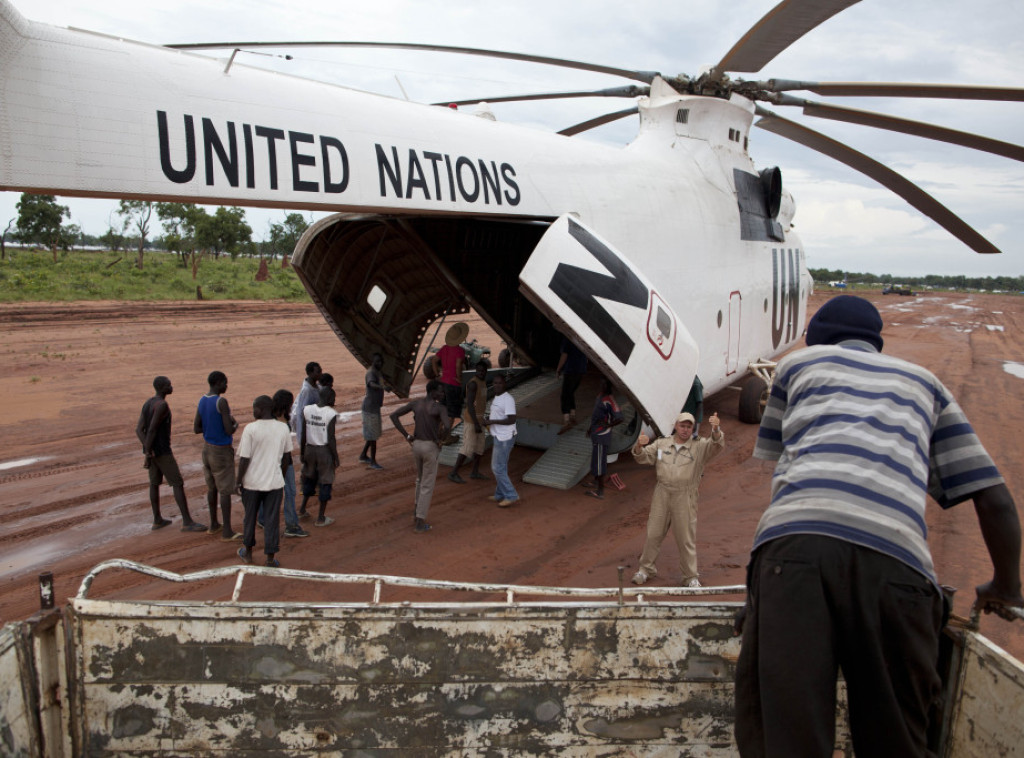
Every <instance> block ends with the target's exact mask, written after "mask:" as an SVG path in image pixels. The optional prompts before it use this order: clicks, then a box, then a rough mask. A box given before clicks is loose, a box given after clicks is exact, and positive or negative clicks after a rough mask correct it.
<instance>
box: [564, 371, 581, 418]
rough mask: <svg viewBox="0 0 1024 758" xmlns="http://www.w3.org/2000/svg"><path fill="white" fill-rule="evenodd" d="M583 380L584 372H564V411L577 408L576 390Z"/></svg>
mask: <svg viewBox="0 0 1024 758" xmlns="http://www.w3.org/2000/svg"><path fill="white" fill-rule="evenodd" d="M582 381H583V374H568V373H566V374H562V395H561V397H560V400H561V401H562V413H568V412H569V411H574V410H576V390H578V389H579V387H580V382H582Z"/></svg>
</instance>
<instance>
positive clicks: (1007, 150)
mask: <svg viewBox="0 0 1024 758" xmlns="http://www.w3.org/2000/svg"><path fill="white" fill-rule="evenodd" d="M773 102H774V103H775V104H776V105H796V106H801V107H802V108H803V112H804V115H806V116H814V117H816V118H828V119H832V120H833V121H846V122H848V123H850V124H860V125H861V126H872V127H874V128H876V129H886V130H888V131H891V132H902V133H903V134H912V135H914V136H915V137H925V138H926V139H933V140H938V141H940V142H948V143H950V144H952V145H962V146H963V147H970V148H973V149H974V150H982V151H984V152H986V153H993V154H995V155H1001V156H1003V157H1004V158H1010V159H1012V160H1015V161H1024V147H1021V146H1020V145H1015V144H1013V143H1012V142H1002V141H1000V140H996V139H990V138H989V137H983V136H981V135H980V134H973V133H971V132H961V131H958V130H956V129H947V128H946V127H944V126H937V125H935V124H928V123H924V122H922V121H911V120H909V119H905V118H897V117H896V116H889V115H886V114H884V113H875V112H874V111H864V110H860V109H858V108H844V107H843V106H841V105H830V104H828V103H816V102H814V101H812V100H804V99H802V98H798V97H793V96H791V95H779V96H778V97H777V98H775V99H774V100H773Z"/></svg>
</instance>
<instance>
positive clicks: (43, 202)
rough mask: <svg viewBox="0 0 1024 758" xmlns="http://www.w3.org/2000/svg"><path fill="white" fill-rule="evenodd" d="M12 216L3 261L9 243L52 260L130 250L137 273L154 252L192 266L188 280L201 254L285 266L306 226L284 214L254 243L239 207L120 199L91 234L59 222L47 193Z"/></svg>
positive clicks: (59, 211)
mask: <svg viewBox="0 0 1024 758" xmlns="http://www.w3.org/2000/svg"><path fill="white" fill-rule="evenodd" d="M17 212H18V215H17V216H16V217H15V218H13V219H11V220H10V221H9V222H8V224H7V227H6V229H5V230H4V231H3V234H2V236H0V258H4V257H6V255H7V247H6V246H7V243H8V242H9V241H17V242H19V243H21V244H23V245H38V246H40V247H45V248H47V249H49V250H51V251H52V253H53V259H54V261H55V262H56V260H57V252H58V251H61V250H71V249H73V248H75V247H86V246H98V247H103V248H104V249H108V250H113V251H114V252H119V251H121V250H124V251H125V252H127V251H129V250H134V251H135V255H136V261H135V265H136V266H137V267H138V268H140V269H141V268H143V266H144V265H145V251H146V250H147V249H154V248H155V249H161V250H166V251H169V252H173V253H177V254H178V256H179V257H180V260H181V265H182V266H184V267H188V266H191V267H192V275H193V278H194V277H195V275H196V271H197V270H198V267H199V264H200V262H201V261H202V259H203V257H204V256H206V255H212V256H213V257H214V258H219V257H220V256H221V255H224V254H227V255H230V256H231V257H232V258H234V257H236V256H238V255H250V256H254V257H256V256H258V257H260V258H263V257H267V258H275V257H276V256H278V255H280V256H281V265H282V267H283V266H287V265H288V256H289V255H290V254H291V252H292V251H293V250H294V249H295V245H296V244H297V243H298V241H299V237H301V236H302V234H303V232H305V231H306V229H307V228H308V227H309V223H310V222H309V221H307V220H306V219H305V218H304V217H303V216H302V214H301V213H286V214H285V217H284V219H283V220H282V221H281V222H280V223H274V222H272V223H271V224H270V228H269V229H268V233H267V238H266V239H265V240H263V241H261V242H254V241H253V239H252V227H250V226H249V224H248V223H246V220H245V211H244V210H243V209H242V208H237V207H223V206H221V207H218V208H217V209H216V210H215V211H214V212H213V213H210V212H209V211H207V210H206V209H205V208H202V207H200V206H198V205H196V204H194V203H154V202H151V201H148V200H122V201H121V202H120V204H119V205H118V208H117V211H116V212H115V213H113V214H111V220H110V225H109V227H108V228H107V230H106V231H105V232H104V233H103V234H101V235H99V236H93V235H88V234H86V233H85V232H84V231H83V230H82V229H81V228H80V227H79V226H78V225H77V224H72V223H66V222H65V219H69V218H70V217H71V211H70V209H69V208H68V207H67V206H66V205H61V204H60V203H58V202H57V198H56V197H54V196H53V195H33V194H29V193H27V192H26V193H24V194H23V195H22V196H21V199H20V200H19V201H18V204H17ZM115 217H116V218H115ZM154 217H155V218H154ZM154 221H159V222H160V224H161V225H162V227H163V235H158V236H153V237H151V233H152V231H153V223H154Z"/></svg>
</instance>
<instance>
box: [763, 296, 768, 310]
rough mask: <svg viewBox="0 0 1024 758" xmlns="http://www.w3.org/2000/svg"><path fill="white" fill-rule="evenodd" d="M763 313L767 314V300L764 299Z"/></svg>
mask: <svg viewBox="0 0 1024 758" xmlns="http://www.w3.org/2000/svg"><path fill="white" fill-rule="evenodd" d="M764 312H765V313H767V312H768V298H765V299H764Z"/></svg>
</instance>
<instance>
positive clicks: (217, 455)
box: [203, 442, 235, 495]
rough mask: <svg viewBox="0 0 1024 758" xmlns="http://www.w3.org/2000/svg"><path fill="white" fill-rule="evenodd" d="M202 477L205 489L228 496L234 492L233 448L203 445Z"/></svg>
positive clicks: (207, 443)
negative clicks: (204, 480) (204, 479)
mask: <svg viewBox="0 0 1024 758" xmlns="http://www.w3.org/2000/svg"><path fill="white" fill-rule="evenodd" d="M203 476H204V477H205V478H206V489H207V490H209V491H210V492H219V493H220V494H221V495H230V494H231V493H232V492H234V491H235V448H233V447H232V446H231V445H211V444H210V443H209V442H204V443H203Z"/></svg>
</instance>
